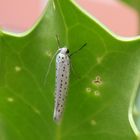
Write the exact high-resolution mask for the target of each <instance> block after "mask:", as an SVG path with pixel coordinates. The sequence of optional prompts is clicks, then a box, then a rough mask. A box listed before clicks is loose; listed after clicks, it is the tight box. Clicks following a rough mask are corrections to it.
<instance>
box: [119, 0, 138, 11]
mask: <svg viewBox="0 0 140 140" xmlns="http://www.w3.org/2000/svg"><path fill="white" fill-rule="evenodd" d="M121 1H122V2H124V3H126V4H128V5H129V6H131V7H133V8H134V9H136V10H137V11H140V1H139V0H121Z"/></svg>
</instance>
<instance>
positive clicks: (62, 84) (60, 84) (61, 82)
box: [53, 48, 70, 122]
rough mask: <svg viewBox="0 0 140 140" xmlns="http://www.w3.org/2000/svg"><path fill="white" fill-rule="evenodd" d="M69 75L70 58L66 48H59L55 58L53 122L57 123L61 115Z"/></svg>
mask: <svg viewBox="0 0 140 140" xmlns="http://www.w3.org/2000/svg"><path fill="white" fill-rule="evenodd" d="M69 74H70V58H69V50H68V49H67V48H60V49H59V53H58V54H57V56H56V89H55V106H54V116H53V118H54V120H55V121H56V122H59V121H60V120H61V118H62V115H63V110H64V105H65V100H66V95H67V90H68V85H69Z"/></svg>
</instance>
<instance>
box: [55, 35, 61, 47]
mask: <svg viewBox="0 0 140 140" xmlns="http://www.w3.org/2000/svg"><path fill="white" fill-rule="evenodd" d="M56 41H57V48H58V49H60V40H59V36H58V35H57V34H56Z"/></svg>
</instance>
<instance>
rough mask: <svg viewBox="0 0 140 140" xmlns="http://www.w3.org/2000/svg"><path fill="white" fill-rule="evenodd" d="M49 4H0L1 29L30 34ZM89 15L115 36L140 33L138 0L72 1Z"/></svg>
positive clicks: (15, 0) (17, 0)
mask: <svg viewBox="0 0 140 140" xmlns="http://www.w3.org/2000/svg"><path fill="white" fill-rule="evenodd" d="M47 1H48V0H0V28H2V29H3V30H6V31H10V32H14V33H15V32H18V33H21V32H25V31H27V30H29V29H30V28H31V27H32V26H33V25H34V24H35V23H36V21H37V19H38V18H39V17H40V16H41V15H42V12H43V10H44V8H45V7H46V5H47ZM75 1H76V2H77V3H78V4H79V5H80V6H81V7H82V8H84V9H85V10H86V11H87V12H88V13H89V14H91V15H92V16H94V17H96V19H98V20H99V21H100V22H101V23H103V24H104V25H105V26H106V27H107V28H109V29H110V30H111V31H112V32H114V33H115V34H117V35H120V36H123V37H133V36H137V35H139V33H140V27H139V25H140V24H139V22H140V9H139V7H140V6H138V5H140V0H75Z"/></svg>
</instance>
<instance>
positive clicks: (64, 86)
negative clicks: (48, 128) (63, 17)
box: [44, 36, 86, 122]
mask: <svg viewBox="0 0 140 140" xmlns="http://www.w3.org/2000/svg"><path fill="white" fill-rule="evenodd" d="M56 39H57V42H58V48H59V49H58V50H57V52H56V53H55V54H54V56H53V58H52V60H51V62H50V64H49V67H48V71H47V73H46V75H45V81H46V79H47V76H48V73H49V70H50V66H51V63H52V61H53V59H54V57H55V56H56V54H57V53H58V54H57V56H56V88H55V105H54V115H53V119H54V120H55V121H56V122H60V121H61V119H62V115H63V111H64V107H65V101H66V96H67V92H68V86H69V77H70V57H71V56H72V55H73V54H75V53H77V52H78V51H79V50H81V49H82V48H83V47H84V46H86V43H85V44H84V45H83V46H82V47H81V48H79V49H78V50H76V51H75V52H73V53H72V54H69V50H68V48H66V47H63V48H60V47H59V46H60V43H59V40H58V37H57V36H56ZM45 81H44V84H45Z"/></svg>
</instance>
